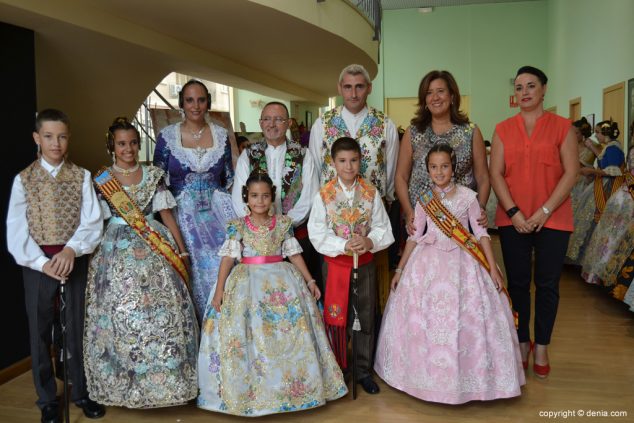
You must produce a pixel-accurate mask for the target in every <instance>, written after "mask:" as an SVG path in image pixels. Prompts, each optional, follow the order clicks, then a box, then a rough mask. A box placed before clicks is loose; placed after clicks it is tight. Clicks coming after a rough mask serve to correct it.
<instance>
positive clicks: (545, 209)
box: [542, 206, 550, 216]
mask: <svg viewBox="0 0 634 423" xmlns="http://www.w3.org/2000/svg"><path fill="white" fill-rule="evenodd" d="M542 211H543V212H544V214H545V215H546V216H548V215H549V214H550V210H548V208H547V207H546V206H542Z"/></svg>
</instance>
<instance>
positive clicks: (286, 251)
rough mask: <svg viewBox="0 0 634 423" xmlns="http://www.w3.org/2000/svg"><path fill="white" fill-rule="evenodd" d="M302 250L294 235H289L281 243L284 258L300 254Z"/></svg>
mask: <svg viewBox="0 0 634 423" xmlns="http://www.w3.org/2000/svg"><path fill="white" fill-rule="evenodd" d="M302 251H303V250H302V247H301V246H300V245H299V242H298V241H297V239H295V237H290V238H288V239H286V240H284V242H283V243H282V256H283V257H284V258H286V257H290V256H294V255H295V254H301V252H302Z"/></svg>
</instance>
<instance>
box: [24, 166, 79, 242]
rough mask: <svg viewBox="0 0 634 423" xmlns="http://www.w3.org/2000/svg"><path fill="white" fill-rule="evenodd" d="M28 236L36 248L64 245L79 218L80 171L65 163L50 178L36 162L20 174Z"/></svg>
mask: <svg viewBox="0 0 634 423" xmlns="http://www.w3.org/2000/svg"><path fill="white" fill-rule="evenodd" d="M20 179H21V180H22V185H24V194H25V197H26V204H27V207H26V220H27V222H28V224H29V233H30V235H31V237H33V239H34V240H35V242H37V243H38V245H64V244H66V243H67V242H68V240H69V239H70V238H71V237H72V236H73V234H74V233H75V231H76V230H77V227H78V226H79V221H80V217H81V204H82V184H83V182H84V169H82V168H81V167H79V166H77V165H74V164H73V163H70V162H68V161H65V162H64V164H63V165H62V167H61V169H60V170H59V172H58V173H57V176H56V177H52V176H51V174H50V173H48V172H47V171H46V169H44V168H43V167H42V165H41V164H40V161H39V160H37V161H35V162H33V163H31V164H30V165H29V167H27V168H26V169H24V170H23V171H22V172H20Z"/></svg>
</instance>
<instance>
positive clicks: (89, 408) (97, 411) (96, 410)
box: [75, 398, 106, 419]
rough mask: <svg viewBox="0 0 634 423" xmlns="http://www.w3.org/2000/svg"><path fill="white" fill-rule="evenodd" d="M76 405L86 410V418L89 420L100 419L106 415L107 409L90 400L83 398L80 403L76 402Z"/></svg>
mask: <svg viewBox="0 0 634 423" xmlns="http://www.w3.org/2000/svg"><path fill="white" fill-rule="evenodd" d="M75 405H76V406H77V407H79V408H81V409H82V410H84V416H86V417H88V418H89V419H98V418H100V417H103V416H104V415H105V414H106V407H104V406H103V405H101V404H99V403H97V402H95V401H93V400H91V399H90V398H82V399H80V400H79V401H75Z"/></svg>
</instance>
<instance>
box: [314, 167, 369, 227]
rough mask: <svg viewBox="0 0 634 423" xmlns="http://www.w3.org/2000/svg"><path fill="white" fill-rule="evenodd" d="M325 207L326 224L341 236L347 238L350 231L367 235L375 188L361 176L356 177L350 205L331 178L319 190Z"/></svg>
mask: <svg viewBox="0 0 634 423" xmlns="http://www.w3.org/2000/svg"><path fill="white" fill-rule="evenodd" d="M319 195H320V196H321V199H322V200H323V202H324V205H325V207H326V216H327V219H328V222H327V224H328V226H330V227H331V228H332V229H333V231H334V232H335V234H336V235H337V236H339V237H341V238H344V239H349V238H350V237H351V235H352V233H356V234H359V235H363V236H367V235H368V233H370V227H371V225H372V206H373V204H374V196H375V195H376V188H375V187H374V186H372V184H369V183H368V182H366V181H365V180H364V179H363V178H357V185H356V186H355V190H354V197H353V199H352V205H349V203H348V199H347V198H346V195H345V194H344V192H343V189H341V186H340V185H339V183H338V182H337V178H335V179H331V180H330V181H328V182H327V183H326V185H324V186H323V187H322V188H321V189H320V190H319Z"/></svg>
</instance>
